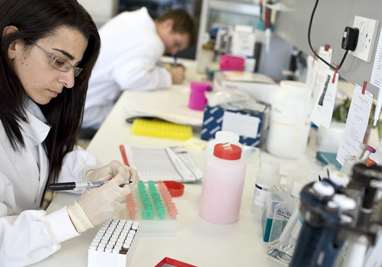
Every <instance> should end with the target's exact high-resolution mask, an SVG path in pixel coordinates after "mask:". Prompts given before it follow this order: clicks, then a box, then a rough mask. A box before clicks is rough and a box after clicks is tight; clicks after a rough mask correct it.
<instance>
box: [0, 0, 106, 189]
mask: <svg viewBox="0 0 382 267" xmlns="http://www.w3.org/2000/svg"><path fill="white" fill-rule="evenodd" d="M9 25H13V26H16V27H17V29H18V31H16V32H14V33H12V34H9V35H6V36H3V34H2V33H3V32H4V28H5V27H6V26H9ZM60 26H68V27H72V28H74V29H76V30H78V31H79V32H81V33H82V34H83V35H84V37H85V38H86V39H87V40H88V46H87V48H86V50H85V52H84V55H83V58H82V60H81V62H80V64H79V67H81V68H83V71H82V72H81V74H80V75H79V76H78V77H76V79H75V85H74V87H73V88H72V89H70V90H63V91H62V93H61V94H59V95H58V96H57V97H56V98H53V99H52V100H51V101H50V102H49V104H47V105H39V106H40V109H41V111H42V112H43V114H44V116H45V118H46V120H47V122H48V124H49V125H50V126H51V130H50V132H49V135H48V136H47V138H46V139H45V141H44V148H45V150H46V153H47V155H48V159H49V181H51V182H52V181H55V180H56V179H57V177H58V175H59V172H60V170H61V166H62V162H63V158H64V156H65V155H66V154H67V153H68V152H70V151H72V150H73V147H74V145H75V142H76V139H77V135H78V131H79V128H80V125H81V123H82V115H83V110H84V105H85V97H86V91H87V87H88V80H89V77H90V74H91V71H92V68H93V66H94V64H95V62H96V60H97V57H98V53H99V49H100V38H99V35H98V31H97V27H96V25H95V24H94V22H93V20H92V19H91V17H90V16H89V14H88V13H87V12H86V11H85V9H84V8H83V7H82V6H81V5H80V4H78V2H77V1H76V0H53V1H52V0H0V38H1V50H0V61H1V62H0V120H1V122H2V124H3V126H4V129H5V132H6V134H7V137H8V139H9V141H10V143H11V145H12V147H13V149H14V150H19V149H20V148H21V147H24V140H23V136H22V129H21V126H20V122H22V121H27V117H26V112H25V109H24V104H25V100H26V97H27V96H26V93H25V90H24V88H23V86H22V84H21V81H20V80H19V78H18V77H17V75H16V73H15V71H14V69H13V67H12V65H11V63H10V60H9V58H8V48H9V46H10V44H11V43H12V42H14V41H15V40H23V41H24V43H25V44H26V45H32V44H34V43H36V42H37V41H38V40H39V39H41V38H44V37H47V36H49V35H50V34H53V33H54V31H55V30H56V29H57V28H58V27H60Z"/></svg>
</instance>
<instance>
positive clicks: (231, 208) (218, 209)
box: [199, 144, 245, 224]
mask: <svg viewBox="0 0 382 267" xmlns="http://www.w3.org/2000/svg"><path fill="white" fill-rule="evenodd" d="M244 177H245V162H244V160H243V159H242V151H241V148H240V147H239V146H238V145H234V144H217V145H215V147H214V153H213V155H211V156H210V158H208V159H207V166H206V171H205V175H204V178H203V188H202V196H201V199H200V206H199V215H200V217H202V218H203V219H204V220H206V221H208V222H210V223H215V224H230V223H234V222H236V221H237V220H238V219H239V215H240V205H241V196H242V193H243V187H244Z"/></svg>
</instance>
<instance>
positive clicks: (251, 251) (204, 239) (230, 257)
mask: <svg viewBox="0 0 382 267" xmlns="http://www.w3.org/2000/svg"><path fill="white" fill-rule="evenodd" d="M171 90H184V88H183V89H182V86H175V88H172V89H171ZM126 96H127V94H126V93H124V94H123V95H122V96H121V97H120V99H119V100H118V102H117V103H116V105H115V107H114V109H113V110H112V112H111V113H110V115H109V116H108V117H107V119H106V121H105V122H104V123H103V125H102V127H101V128H100V130H99V131H98V132H97V134H96V135H95V137H94V139H93V140H92V141H91V143H90V144H89V147H88V151H89V152H91V153H94V154H95V155H96V156H97V157H98V159H99V160H100V161H101V162H104V163H106V162H109V161H110V160H120V153H119V149H118V145H119V144H130V145H136V146H138V145H139V146H148V147H165V146H168V145H182V144H183V143H182V142H178V141H171V140H165V139H156V138H148V137H138V136H133V135H132V134H131V133H130V126H129V124H127V123H126V122H125V105H124V103H125V102H126ZM195 138H197V137H195ZM191 154H192V155H193V158H194V160H195V161H196V163H197V164H198V165H199V166H201V167H203V164H204V151H201V150H197V149H195V150H191ZM261 158H262V159H261V161H263V160H265V157H264V156H262V157H261ZM290 163H291V161H283V163H282V164H284V165H285V166H290ZM293 164H300V166H302V165H303V166H306V164H302V165H301V162H300V163H297V162H296V161H294V162H293ZM258 166H259V156H258V154H256V153H255V154H253V155H252V156H251V157H250V158H249V160H248V165H247V175H246V181H245V188H244V192H243V197H242V205H241V212H240V219H239V221H238V222H237V223H234V224H231V225H214V224H210V223H207V222H205V221H204V220H202V219H201V218H200V217H199V215H198V202H199V197H200V195H201V189H202V186H201V184H186V185H185V192H184V195H183V196H182V197H180V198H175V199H174V201H175V203H176V206H177V210H178V216H177V228H176V232H174V233H173V234H170V235H155V234H152V235H148V236H146V235H145V236H140V237H139V238H138V239H137V242H136V247H135V250H134V253H133V255H132V257H131V261H130V262H129V264H128V266H130V267H152V266H155V265H156V264H157V263H159V262H160V261H161V260H162V259H163V258H164V257H172V258H175V259H178V260H181V261H184V262H187V263H190V264H193V265H196V266H203V267H204V266H220V267H224V266H227V267H228V266H229V267H232V266H240V267H253V266H261V267H276V266H281V265H280V264H279V263H278V262H276V261H274V260H273V259H271V258H269V257H268V256H267V255H266V247H265V245H264V244H263V243H262V238H261V231H262V229H261V224H260V223H259V220H258V219H257V218H258V216H255V215H254V213H253V211H252V210H253V209H252V202H253V191H254V181H255V177H256V173H257V169H258ZM306 168H308V166H306ZM222 197H224V196H222ZM74 199H75V196H73V195H69V194H64V193H60V194H57V195H56V197H55V198H54V201H53V202H52V204H51V206H50V207H49V209H48V210H49V211H53V210H56V209H58V208H60V207H62V206H63V205H65V204H66V203H71V202H72V201H73V200H74ZM96 230H97V228H96V229H92V230H90V231H88V232H86V233H84V234H82V235H81V236H80V237H77V238H74V239H72V240H68V241H66V242H64V243H63V244H62V248H61V249H60V250H59V251H58V252H57V253H55V254H54V255H52V256H50V257H49V258H47V259H45V260H44V261H42V262H40V263H38V264H35V265H34V266H40V267H42V266H55V267H60V266H71V267H76V266H87V249H88V247H89V244H90V242H91V239H92V238H93V236H94V235H95V233H96Z"/></svg>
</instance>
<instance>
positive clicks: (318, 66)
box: [307, 47, 332, 103]
mask: <svg viewBox="0 0 382 267" xmlns="http://www.w3.org/2000/svg"><path fill="white" fill-rule="evenodd" d="M319 55H320V57H321V58H323V59H325V60H326V61H327V62H331V59H332V49H328V50H325V48H324V47H320V51H319ZM308 63H309V70H308V72H309V73H308V74H307V85H308V87H309V88H311V89H312V97H313V103H316V100H317V98H318V96H319V94H320V92H321V89H322V86H323V85H324V83H325V80H326V76H327V73H328V72H329V71H330V68H329V67H328V66H327V65H326V64H325V63H324V62H322V61H321V60H319V59H317V58H314V59H313V61H311V62H309V61H308Z"/></svg>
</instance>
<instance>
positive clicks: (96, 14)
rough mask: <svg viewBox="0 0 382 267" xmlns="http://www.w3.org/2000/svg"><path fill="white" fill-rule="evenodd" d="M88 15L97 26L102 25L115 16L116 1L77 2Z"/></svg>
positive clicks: (93, 0) (86, 0)
mask: <svg viewBox="0 0 382 267" xmlns="http://www.w3.org/2000/svg"><path fill="white" fill-rule="evenodd" d="M78 2H79V3H80V4H81V5H83V7H84V8H85V9H86V10H87V11H88V12H89V13H90V15H91V16H92V18H93V19H94V21H95V22H96V24H97V25H98V26H100V25H102V24H104V23H105V22H106V21H108V20H109V19H110V18H112V17H113V15H115V13H116V11H117V6H118V0H78Z"/></svg>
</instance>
